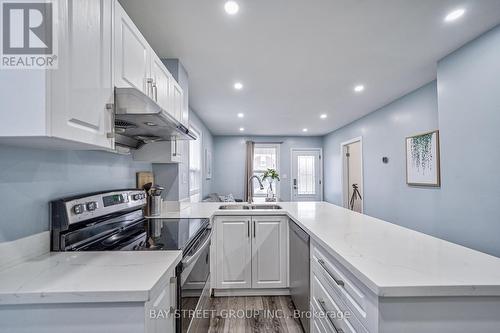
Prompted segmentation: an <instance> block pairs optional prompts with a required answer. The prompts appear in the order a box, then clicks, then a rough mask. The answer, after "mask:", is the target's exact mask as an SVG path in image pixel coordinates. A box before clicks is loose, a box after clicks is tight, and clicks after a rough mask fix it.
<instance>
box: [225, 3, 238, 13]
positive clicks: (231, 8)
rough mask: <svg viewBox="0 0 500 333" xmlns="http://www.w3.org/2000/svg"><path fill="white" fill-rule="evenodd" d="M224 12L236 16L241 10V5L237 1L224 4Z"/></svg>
mask: <svg viewBox="0 0 500 333" xmlns="http://www.w3.org/2000/svg"><path fill="white" fill-rule="evenodd" d="M224 10H225V11H226V13H228V14H229V15H234V14H236V13H238V11H239V10H240V5H238V3H237V2H236V1H226V3H225V4H224Z"/></svg>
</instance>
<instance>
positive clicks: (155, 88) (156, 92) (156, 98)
mask: <svg viewBox="0 0 500 333" xmlns="http://www.w3.org/2000/svg"><path fill="white" fill-rule="evenodd" d="M152 87H153V94H154V96H155V101H156V102H158V87H157V86H156V82H153V83H152Z"/></svg>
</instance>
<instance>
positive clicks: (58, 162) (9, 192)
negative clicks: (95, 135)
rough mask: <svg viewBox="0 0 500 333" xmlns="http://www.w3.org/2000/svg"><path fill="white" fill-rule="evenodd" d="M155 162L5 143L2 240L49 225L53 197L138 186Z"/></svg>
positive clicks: (0, 175)
mask: <svg viewBox="0 0 500 333" xmlns="http://www.w3.org/2000/svg"><path fill="white" fill-rule="evenodd" d="M137 171H151V164H150V163H143V162H134V161H133V160H132V158H131V157H130V156H122V155H117V154H113V153H108V152H100V151H51V150H40V149H29V148H19V147H9V146H2V145H0V194H1V197H2V198H3V203H2V204H0V221H1V222H0V242H5V241H11V240H15V239H18V238H21V237H26V236H29V235H33V234H36V233H39V232H42V231H47V230H49V209H48V207H49V206H48V203H49V201H50V200H53V199H55V198H59V197H65V196H69V195H73V194H80V193H85V192H92V191H100V190H108V189H118V188H130V187H135V173H136V172H137Z"/></svg>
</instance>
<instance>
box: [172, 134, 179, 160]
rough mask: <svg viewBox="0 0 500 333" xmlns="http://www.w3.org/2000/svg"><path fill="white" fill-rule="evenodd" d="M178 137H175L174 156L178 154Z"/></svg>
mask: <svg viewBox="0 0 500 333" xmlns="http://www.w3.org/2000/svg"><path fill="white" fill-rule="evenodd" d="M177 154H178V153H177V138H175V139H174V153H173V154H172V155H173V156H177Z"/></svg>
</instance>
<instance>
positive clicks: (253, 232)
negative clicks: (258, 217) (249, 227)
mask: <svg viewBox="0 0 500 333" xmlns="http://www.w3.org/2000/svg"><path fill="white" fill-rule="evenodd" d="M253 238H255V221H253Z"/></svg>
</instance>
